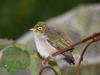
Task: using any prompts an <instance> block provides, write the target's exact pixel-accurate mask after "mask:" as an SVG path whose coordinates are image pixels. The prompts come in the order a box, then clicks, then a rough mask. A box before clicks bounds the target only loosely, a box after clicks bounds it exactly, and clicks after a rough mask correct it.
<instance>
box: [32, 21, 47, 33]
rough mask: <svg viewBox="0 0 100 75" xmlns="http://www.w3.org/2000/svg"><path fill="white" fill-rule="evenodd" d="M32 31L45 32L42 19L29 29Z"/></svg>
mask: <svg viewBox="0 0 100 75" xmlns="http://www.w3.org/2000/svg"><path fill="white" fill-rule="evenodd" d="M30 30H32V31H33V32H39V33H45V31H46V23H45V22H43V21H40V22H37V24H36V25H35V26H34V28H32V29H30Z"/></svg>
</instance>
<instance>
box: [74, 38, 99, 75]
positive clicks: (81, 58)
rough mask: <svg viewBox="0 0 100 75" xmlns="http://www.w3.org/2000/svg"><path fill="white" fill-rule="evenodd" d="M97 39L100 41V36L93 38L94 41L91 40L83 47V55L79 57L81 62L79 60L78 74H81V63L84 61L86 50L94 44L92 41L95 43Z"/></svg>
mask: <svg viewBox="0 0 100 75" xmlns="http://www.w3.org/2000/svg"><path fill="white" fill-rule="evenodd" d="M97 41H100V38H96V39H95V38H93V40H92V41H90V42H89V43H88V44H87V45H86V46H85V48H84V49H83V52H82V54H81V57H80V59H79V62H78V65H77V71H76V72H77V75H80V65H81V63H82V61H83V56H84V54H85V53H86V50H87V49H88V47H89V46H90V45H91V44H92V43H94V42H97Z"/></svg>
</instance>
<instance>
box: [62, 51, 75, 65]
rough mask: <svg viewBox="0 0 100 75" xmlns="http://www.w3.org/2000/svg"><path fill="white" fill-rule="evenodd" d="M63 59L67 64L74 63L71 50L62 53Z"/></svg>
mask: <svg viewBox="0 0 100 75" xmlns="http://www.w3.org/2000/svg"><path fill="white" fill-rule="evenodd" d="M63 59H64V60H65V61H66V62H67V63H69V64H75V60H74V57H73V55H72V53H71V52H68V53H67V54H64V58H63Z"/></svg>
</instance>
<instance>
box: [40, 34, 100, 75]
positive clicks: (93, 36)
mask: <svg viewBox="0 0 100 75" xmlns="http://www.w3.org/2000/svg"><path fill="white" fill-rule="evenodd" d="M97 38H99V40H100V32H98V33H94V34H93V35H91V36H89V37H87V38H85V39H83V40H81V41H79V42H76V43H74V44H72V45H70V46H69V47H68V46H66V47H65V48H63V49H61V50H59V51H57V52H55V53H53V54H52V55H51V56H53V57H55V56H57V55H59V54H62V53H64V52H67V51H70V50H72V49H73V48H74V47H76V46H78V45H80V44H82V43H85V42H87V41H90V40H92V41H91V42H90V43H89V44H88V45H87V46H86V47H85V49H84V50H83V52H82V55H81V58H80V61H79V65H78V68H77V75H80V64H81V62H82V60H83V55H84V53H85V51H86V50H87V48H88V46H89V45H90V44H91V43H93V42H96V41H98V40H97ZM50 59H51V57H50V56H49V57H48V58H46V59H45V60H44V64H47V63H48V61H49V60H50ZM42 67H43V66H42ZM45 69H46V67H44V68H42V69H41V70H40V73H39V75H42V72H43V70H45Z"/></svg>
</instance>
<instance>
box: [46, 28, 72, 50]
mask: <svg viewBox="0 0 100 75" xmlns="http://www.w3.org/2000/svg"><path fill="white" fill-rule="evenodd" d="M46 35H47V37H48V42H49V43H50V44H52V45H53V46H54V47H56V48H57V49H62V48H64V47H67V46H70V45H71V43H72V41H71V40H70V38H69V37H68V36H67V35H66V34H65V33H64V32H62V31H61V30H57V29H53V28H52V29H50V28H48V29H47V32H46Z"/></svg>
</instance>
